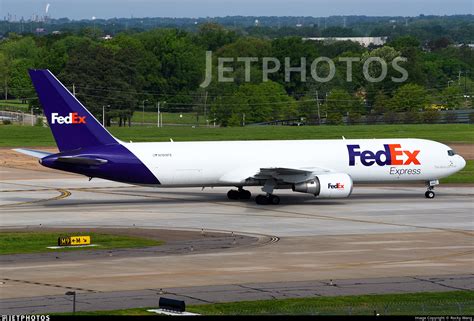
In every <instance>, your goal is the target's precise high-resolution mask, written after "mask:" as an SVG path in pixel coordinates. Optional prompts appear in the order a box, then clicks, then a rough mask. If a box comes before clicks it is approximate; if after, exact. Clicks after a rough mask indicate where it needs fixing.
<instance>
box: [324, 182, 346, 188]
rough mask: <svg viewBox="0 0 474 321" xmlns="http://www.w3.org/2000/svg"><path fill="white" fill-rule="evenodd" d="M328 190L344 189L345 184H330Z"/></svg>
mask: <svg viewBox="0 0 474 321" xmlns="http://www.w3.org/2000/svg"><path fill="white" fill-rule="evenodd" d="M328 189H344V184H341V183H336V184H331V183H328Z"/></svg>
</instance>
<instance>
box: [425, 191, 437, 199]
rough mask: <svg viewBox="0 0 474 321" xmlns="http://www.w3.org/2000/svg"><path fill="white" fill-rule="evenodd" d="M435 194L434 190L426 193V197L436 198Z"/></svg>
mask: <svg viewBox="0 0 474 321" xmlns="http://www.w3.org/2000/svg"><path fill="white" fill-rule="evenodd" d="M435 195H436V194H435V192H434V191H433V190H428V191H426V192H425V197H426V198H434V197H435Z"/></svg>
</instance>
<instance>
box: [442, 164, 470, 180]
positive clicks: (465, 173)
mask: <svg viewBox="0 0 474 321" xmlns="http://www.w3.org/2000/svg"><path fill="white" fill-rule="evenodd" d="M440 183H441V184H446V183H448V184H449V183H451V184H452V183H457V184H466V183H470V184H473V183H474V160H467V161H466V167H464V169H463V170H462V171H460V172H458V173H456V174H454V175H451V176H449V177H446V178H443V179H442V180H441V181H440Z"/></svg>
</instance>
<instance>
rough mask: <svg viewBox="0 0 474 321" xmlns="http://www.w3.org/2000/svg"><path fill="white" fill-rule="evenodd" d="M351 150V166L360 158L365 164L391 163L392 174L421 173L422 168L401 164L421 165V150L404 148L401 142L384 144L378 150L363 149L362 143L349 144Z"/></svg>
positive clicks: (384, 164) (368, 165) (381, 164)
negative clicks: (419, 157) (361, 147)
mask: <svg viewBox="0 0 474 321" xmlns="http://www.w3.org/2000/svg"><path fill="white" fill-rule="evenodd" d="M347 150H348V152H349V166H355V165H356V160H357V159H360V163H361V164H362V165H363V166H367V167H370V166H373V165H376V166H386V165H390V171H389V174H390V175H398V176H401V175H420V174H421V169H420V168H403V167H399V166H410V165H414V166H419V165H421V163H420V161H419V160H418V158H417V157H418V154H419V153H420V150H413V151H410V150H404V149H403V148H402V146H401V145H400V144H384V145H383V149H381V150H378V151H376V152H374V151H371V150H361V149H360V145H347Z"/></svg>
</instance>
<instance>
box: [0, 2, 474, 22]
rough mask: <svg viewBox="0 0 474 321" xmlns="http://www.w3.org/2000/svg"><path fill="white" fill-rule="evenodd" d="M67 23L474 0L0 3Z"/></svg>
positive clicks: (373, 11) (352, 10) (415, 8)
mask: <svg viewBox="0 0 474 321" xmlns="http://www.w3.org/2000/svg"><path fill="white" fill-rule="evenodd" d="M47 3H49V4H50V6H49V16H50V17H52V18H63V17H68V18H70V19H91V18H92V17H97V18H104V19H107V18H113V17H118V18H121V17H124V18H130V17H131V16H133V17H136V18H137V17H190V18H195V17H216V16H234V15H243V16H315V17H324V16H331V15H367V16H417V15H420V14H425V15H453V14H472V13H474V0H449V1H447V0H443V1H441V0H398V1H393V0H174V1H173V0H46V1H43V0H0V19H3V17H4V16H6V15H7V14H8V13H10V14H11V15H16V16H17V17H18V18H20V17H22V16H23V17H25V18H28V17H31V16H32V15H33V14H39V15H43V14H44V12H45V8H46V5H47Z"/></svg>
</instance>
